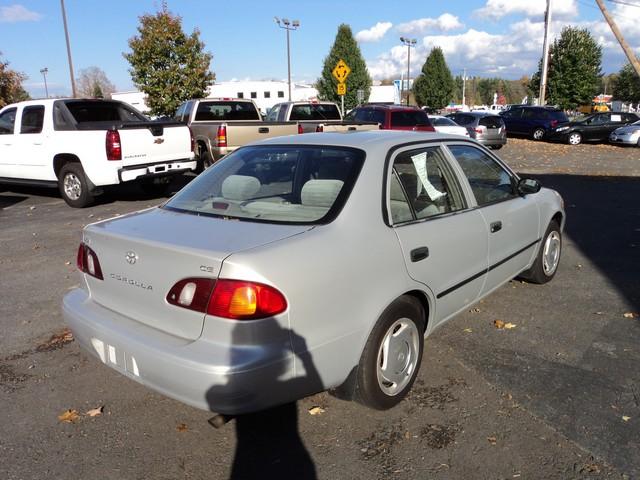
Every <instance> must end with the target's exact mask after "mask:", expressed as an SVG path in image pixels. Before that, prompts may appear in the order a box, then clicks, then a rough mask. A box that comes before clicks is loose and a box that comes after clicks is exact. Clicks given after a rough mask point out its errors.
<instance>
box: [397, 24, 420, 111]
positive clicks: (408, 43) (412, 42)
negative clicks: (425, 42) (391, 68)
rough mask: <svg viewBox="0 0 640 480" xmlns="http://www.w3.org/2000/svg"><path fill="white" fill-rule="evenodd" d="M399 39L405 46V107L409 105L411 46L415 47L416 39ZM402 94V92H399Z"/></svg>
mask: <svg viewBox="0 0 640 480" xmlns="http://www.w3.org/2000/svg"><path fill="white" fill-rule="evenodd" d="M400 41H401V42H402V44H403V45H406V46H407V107H408V106H409V94H410V93H411V90H410V83H411V82H410V80H411V47H415V45H416V39H415V38H406V37H400ZM401 95H402V94H401Z"/></svg>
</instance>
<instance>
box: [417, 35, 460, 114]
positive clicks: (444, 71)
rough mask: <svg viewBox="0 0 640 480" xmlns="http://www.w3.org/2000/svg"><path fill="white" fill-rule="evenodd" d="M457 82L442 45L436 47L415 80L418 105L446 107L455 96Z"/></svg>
mask: <svg viewBox="0 0 640 480" xmlns="http://www.w3.org/2000/svg"><path fill="white" fill-rule="evenodd" d="M454 89H455V83H454V81H453V77H452V76H451V72H450V71H449V67H447V62H446V61H445V59H444V55H443V54H442V49H441V48H440V47H434V48H433V49H432V50H431V53H429V56H428V57H427V60H426V61H425V62H424V65H423V66H422V73H421V74H420V75H419V76H418V78H416V79H415V81H414V82H413V94H414V95H415V97H416V102H417V103H418V105H420V106H422V105H428V106H429V107H431V108H438V109H439V108H444V107H446V106H447V105H449V102H450V101H451V99H452V98H453V94H454Z"/></svg>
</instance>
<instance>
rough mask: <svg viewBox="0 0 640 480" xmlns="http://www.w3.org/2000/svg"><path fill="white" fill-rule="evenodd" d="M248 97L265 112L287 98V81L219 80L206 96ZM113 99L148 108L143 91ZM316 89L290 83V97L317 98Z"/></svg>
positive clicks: (113, 95)
mask: <svg viewBox="0 0 640 480" xmlns="http://www.w3.org/2000/svg"><path fill="white" fill-rule="evenodd" d="M227 97H228V98H248V99H251V100H253V101H254V102H255V103H256V105H258V108H260V110H262V111H263V113H264V112H267V111H268V110H269V109H270V108H271V107H273V106H274V105H275V104H276V103H280V102H286V101H287V100H288V99H289V85H288V84H287V82H275V81H239V82H220V83H216V84H214V85H212V86H211V87H209V93H208V95H207V98H227ZM111 98H113V99H114V100H120V101H122V102H125V103H128V104H129V105H131V106H133V107H134V108H136V109H138V110H140V111H141V112H147V111H148V110H149V108H148V107H147V105H146V103H145V98H144V93H142V92H139V91H129V92H116V93H113V94H112V95H111ZM317 98H318V91H317V90H316V89H315V88H313V87H311V86H309V85H302V84H293V83H292V84H291V99H292V100H294V101H303V100H317Z"/></svg>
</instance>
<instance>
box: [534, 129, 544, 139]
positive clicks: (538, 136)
mask: <svg viewBox="0 0 640 480" xmlns="http://www.w3.org/2000/svg"><path fill="white" fill-rule="evenodd" d="M544 134H545V131H544V128H536V129H535V130H534V131H533V133H532V134H531V138H532V139H534V140H536V141H539V140H542V139H543V138H544Z"/></svg>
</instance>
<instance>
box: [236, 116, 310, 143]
mask: <svg viewBox="0 0 640 480" xmlns="http://www.w3.org/2000/svg"><path fill="white" fill-rule="evenodd" d="M226 125H227V145H229V146H230V147H231V148H233V147H238V146H243V145H246V144H248V143H252V142H257V141H258V140H264V139H265V138H271V137H281V136H283V135H296V134H297V133H298V125H297V123H268V122H253V123H248V122H247V123H232V122H229V123H227V124H226Z"/></svg>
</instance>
